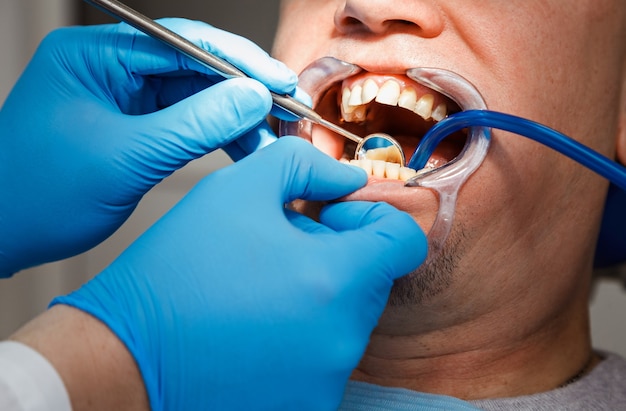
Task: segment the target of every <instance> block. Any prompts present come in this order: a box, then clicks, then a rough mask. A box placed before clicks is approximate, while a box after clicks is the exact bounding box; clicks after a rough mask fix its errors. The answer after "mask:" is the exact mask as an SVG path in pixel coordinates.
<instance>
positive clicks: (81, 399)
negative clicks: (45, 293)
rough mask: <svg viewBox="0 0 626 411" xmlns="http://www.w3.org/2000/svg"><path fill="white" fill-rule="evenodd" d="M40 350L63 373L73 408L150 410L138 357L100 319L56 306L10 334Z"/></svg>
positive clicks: (62, 306) (65, 307)
mask: <svg viewBox="0 0 626 411" xmlns="http://www.w3.org/2000/svg"><path fill="white" fill-rule="evenodd" d="M10 339H11V340H14V341H17V342H21V343H23V344H26V345H28V346H30V347H31V348H33V349H35V350H36V351H38V352H39V353H40V354H42V355H43V356H44V357H45V358H46V359H47V360H48V361H49V362H50V363H51V364H52V366H53V367H54V368H55V369H56V371H57V372H58V373H59V375H60V376H61V379H62V380H63V383H64V384H65V388H66V390H67V392H68V394H69V397H70V400H71V403H72V409H73V410H74V411H82V410H112V409H115V410H149V409H150V407H149V402H148V396H147V394H146V391H145V388H144V384H143V380H142V377H141V374H140V372H139V368H138V367H137V365H136V363H135V360H134V358H133V357H132V355H131V354H130V352H129V351H128V350H127V349H126V346H125V345H124V344H123V343H122V342H121V341H120V340H119V339H118V338H117V336H116V335H115V334H113V332H111V330H110V329H109V328H108V327H107V326H106V325H104V324H103V323H102V322H100V321H99V320H98V319H96V318H94V317H92V316H91V315H89V314H86V313H84V312H83V311H80V310H78V309H75V308H72V307H68V306H64V305H56V306H54V307H52V308H50V309H49V310H48V311H46V312H44V313H43V314H41V315H39V316H38V317H36V318H35V319H33V320H32V321H31V322H29V323H28V324H26V325H25V326H24V327H22V328H21V329H19V330H18V331H17V332H16V333H15V334H13V335H12V336H11V337H10Z"/></svg>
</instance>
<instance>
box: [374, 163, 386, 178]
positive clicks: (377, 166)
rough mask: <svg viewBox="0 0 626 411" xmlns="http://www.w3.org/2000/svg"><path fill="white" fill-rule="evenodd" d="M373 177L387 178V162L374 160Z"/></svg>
mask: <svg viewBox="0 0 626 411" xmlns="http://www.w3.org/2000/svg"><path fill="white" fill-rule="evenodd" d="M372 175H373V176H374V177H380V178H385V162H384V161H383V160H372Z"/></svg>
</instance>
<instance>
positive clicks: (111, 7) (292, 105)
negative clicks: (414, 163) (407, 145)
mask: <svg viewBox="0 0 626 411" xmlns="http://www.w3.org/2000/svg"><path fill="white" fill-rule="evenodd" d="M85 1H86V2H87V3H89V4H91V5H92V6H95V7H96V8H99V9H101V10H103V11H104V12H106V13H108V14H110V15H112V16H113V17H115V18H117V19H119V20H121V21H123V22H124V23H127V24H128V25H130V26H132V27H134V28H136V29H137V30H139V31H142V32H143V33H145V34H147V35H149V36H150V37H152V38H155V39H157V40H160V41H161V42H163V43H165V44H167V45H168V46H170V47H173V48H174V49H176V50H178V51H179V52H181V53H183V54H184V55H186V56H187V57H189V58H191V59H193V60H195V61H197V62H198V63H200V64H202V65H204V66H206V67H209V68H210V69H212V70H213V71H215V72H216V73H217V74H219V75H220V76H222V77H224V78H227V79H230V78H234V77H249V76H248V75H247V74H246V73H244V72H243V71H241V70H239V69H238V68H237V67H235V66H234V65H232V64H230V63H229V62H227V61H226V60H224V59H222V58H220V57H218V56H216V55H214V54H212V53H210V52H208V51H206V50H204V49H202V48H200V47H198V46H196V45H195V44H193V43H192V42H190V41H189V40H187V39H185V38H184V37H182V36H180V35H178V34H176V33H174V32H173V31H171V30H169V29H168V28H167V27H165V26H163V25H161V24H159V23H157V22H156V21H154V20H152V19H150V18H148V17H146V16H144V15H143V14H141V13H139V12H138V11H136V10H134V9H132V8H130V7H128V6H127V5H125V4H123V3H121V2H119V1H117V0H85ZM270 93H271V94H272V100H273V101H274V104H275V105H276V106H278V107H280V108H282V109H283V110H285V111H287V112H289V113H290V114H293V115H294V116H296V117H299V118H302V119H305V120H308V121H310V122H312V123H314V124H318V125H320V126H322V127H325V128H326V129H328V130H330V131H333V132H335V133H337V134H339V135H341V136H343V137H345V138H347V139H349V140H351V141H353V142H355V143H357V149H356V153H355V158H365V157H366V154H365V153H366V152H367V150H368V149H369V148H370V147H371V148H376V147H389V146H393V147H395V149H396V150H397V151H399V153H398V154H399V158H400V159H401V164H400V165H401V166H404V164H405V158H404V152H403V151H402V148H401V147H400V145H399V144H398V142H397V141H395V140H394V139H393V138H392V137H391V136H389V135H387V134H384V133H375V134H370V135H368V136H366V137H360V136H357V135H356V134H353V133H351V132H349V131H347V130H345V129H343V128H341V127H339V126H337V125H336V124H334V123H331V122H330V121H327V120H325V119H323V118H322V116H320V115H319V114H318V113H316V112H315V111H314V110H313V109H312V108H310V107H309V106H307V105H306V104H304V103H301V102H299V101H298V100H296V99H295V98H293V97H291V96H288V95H280V94H277V93H274V92H272V91H270Z"/></svg>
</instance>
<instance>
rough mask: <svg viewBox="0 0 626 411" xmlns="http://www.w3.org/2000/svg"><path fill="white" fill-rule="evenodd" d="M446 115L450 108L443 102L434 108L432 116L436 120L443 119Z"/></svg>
mask: <svg viewBox="0 0 626 411" xmlns="http://www.w3.org/2000/svg"><path fill="white" fill-rule="evenodd" d="M446 115H448V108H447V107H446V105H445V104H443V103H441V104H439V105H438V106H437V108H435V109H434V110H433V114H432V117H433V120H435V121H441V120H443V119H444V118H445V117H446Z"/></svg>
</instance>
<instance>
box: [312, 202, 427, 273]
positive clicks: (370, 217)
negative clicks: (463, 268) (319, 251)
mask: <svg viewBox="0 0 626 411" xmlns="http://www.w3.org/2000/svg"><path fill="white" fill-rule="evenodd" d="M320 221H321V223H322V224H324V225H326V226H328V227H329V228H332V229H334V230H336V231H339V232H341V233H342V237H343V239H344V240H345V241H344V242H343V243H342V244H343V245H342V247H344V248H345V251H346V253H348V254H349V255H350V254H351V253H353V254H352V255H359V256H361V257H360V259H359V263H363V264H365V265H366V266H369V265H371V264H379V265H382V266H384V268H386V269H387V270H388V272H390V275H391V278H392V279H396V278H398V277H401V276H403V275H405V274H407V273H409V272H411V271H413V270H415V269H416V268H417V267H419V265H420V264H421V263H422V262H423V261H424V259H425V258H426V254H427V251H428V241H427V238H426V235H425V234H424V232H423V231H422V229H421V228H420V227H419V225H418V224H417V223H416V222H415V220H413V218H412V217H411V216H410V215H409V214H407V213H405V212H402V211H399V210H398V209H396V208H394V207H392V206H390V205H389V204H387V203H369V202H361V201H350V202H343V203H336V204H331V205H328V206H326V207H325V208H324V209H323V210H322V212H321V214H320ZM380 256H384V258H383V259H381V258H380ZM369 258H372V259H373V260H372V261H369V260H368V259H369Z"/></svg>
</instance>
